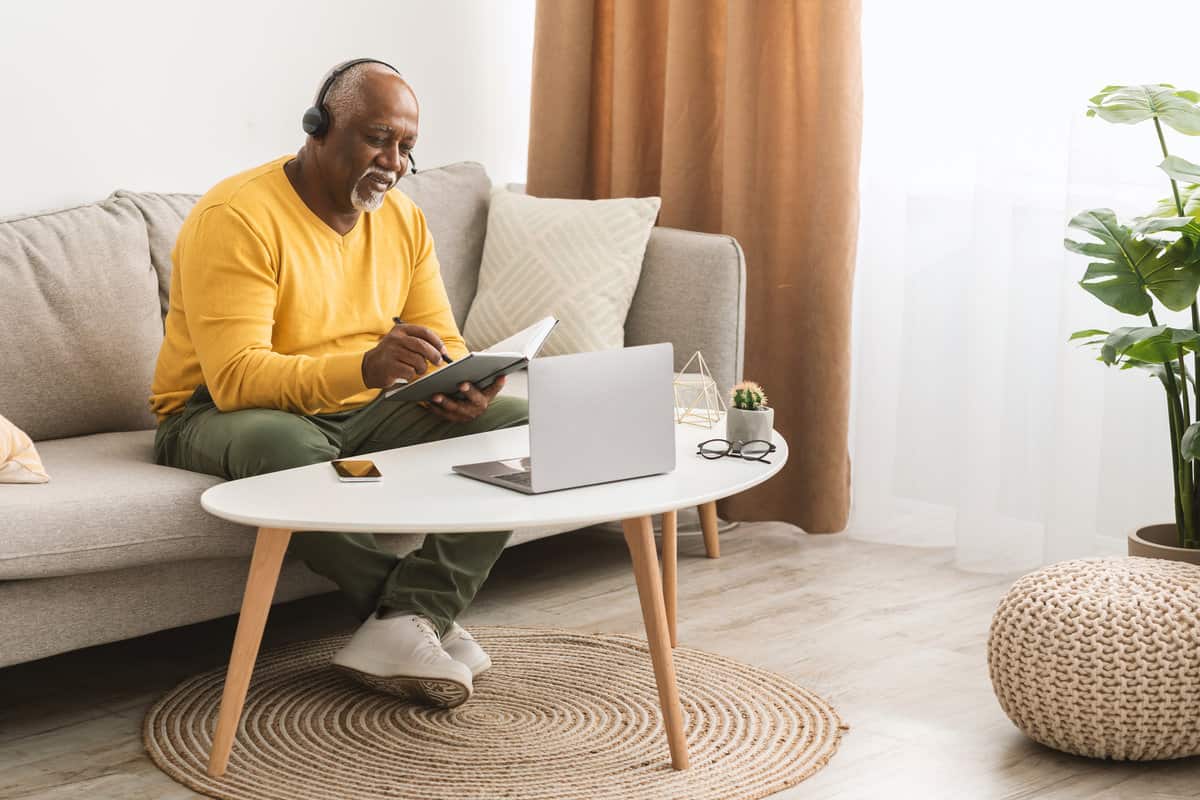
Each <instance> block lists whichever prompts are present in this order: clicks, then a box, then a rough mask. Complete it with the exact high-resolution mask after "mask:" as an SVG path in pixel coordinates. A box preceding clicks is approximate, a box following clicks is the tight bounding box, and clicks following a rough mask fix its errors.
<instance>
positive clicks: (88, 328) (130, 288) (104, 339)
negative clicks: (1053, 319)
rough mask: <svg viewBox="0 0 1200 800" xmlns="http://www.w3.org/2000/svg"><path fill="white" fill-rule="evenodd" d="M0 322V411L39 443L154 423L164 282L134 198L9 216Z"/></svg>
mask: <svg viewBox="0 0 1200 800" xmlns="http://www.w3.org/2000/svg"><path fill="white" fill-rule="evenodd" d="M0 320H3V322H2V323H0V324H2V325H3V330H2V331H0V364H2V365H3V369H0V413H3V414H4V415H5V416H7V417H8V418H9V419H11V420H12V421H13V422H14V423H16V425H17V426H18V427H20V428H22V429H23V430H24V431H25V432H26V433H28V434H29V435H30V437H32V438H33V440H34V441H40V440H42V439H55V438H59V437H63V436H77V435H80V434H89V433H100V432H105V431H129V430H142V429H146V428H149V427H152V426H153V425H154V417H153V416H152V415H151V414H150V409H149V408H148V406H147V404H146V399H147V397H148V396H149V393H150V377H151V374H152V373H153V371H154V361H155V358H156V357H157V356H158V348H159V344H160V343H161V342H162V317H161V316H160V314H159V306H158V280H157V278H156V277H155V274H154V268H153V267H152V266H151V264H150V250H149V244H148V240H147V238H146V226H145V224H144V223H143V222H142V215H141V214H139V213H138V211H137V209H136V208H134V206H133V204H132V203H131V202H129V200H127V199H124V198H109V199H108V200H105V201H103V202H101V203H94V204H92V205H86V206H79V207H77V208H69V209H65V210H62V211H55V212H51V213H46V214H38V215H34V216H28V217H20V218H10V219H8V220H6V221H3V222H0Z"/></svg>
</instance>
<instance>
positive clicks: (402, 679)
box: [334, 664, 471, 708]
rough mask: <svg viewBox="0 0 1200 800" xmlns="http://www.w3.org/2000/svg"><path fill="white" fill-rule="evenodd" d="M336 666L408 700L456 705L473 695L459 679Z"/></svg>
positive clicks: (356, 677)
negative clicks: (364, 670)
mask: <svg viewBox="0 0 1200 800" xmlns="http://www.w3.org/2000/svg"><path fill="white" fill-rule="evenodd" d="M334 668H335V669H337V670H340V671H341V672H342V673H344V674H346V675H348V676H350V677H351V678H353V679H354V680H356V681H358V682H359V683H361V684H363V685H364V686H366V687H368V688H370V689H374V690H375V691H377V692H383V693H384V694H390V695H393V696H395V697H400V698H403V699H405V700H416V701H418V702H422V703H426V704H427V705H431V706H439V707H441V708H454V707H455V706H461V705H462V704H463V703H465V702H467V700H469V699H470V698H471V690H470V689H469V688H468V687H466V686H464V685H463V684H461V683H459V682H458V681H453V680H439V679H435V678H412V677H408V676H405V675H394V676H391V677H383V676H380V675H372V674H370V673H368V672H362V671H360V670H357V669H353V668H352V667H344V666H341V665H340V664H335V665H334Z"/></svg>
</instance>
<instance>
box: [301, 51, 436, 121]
mask: <svg viewBox="0 0 1200 800" xmlns="http://www.w3.org/2000/svg"><path fill="white" fill-rule="evenodd" d="M336 70H337V67H334V68H333V69H331V70H330V71H329V72H327V73H325V77H324V78H322V79H321V85H322V86H324V85H325V81H327V80H329V76H330V75H331V74H333V72H335V71H336ZM397 91H402V92H406V93H407V94H409V95H411V96H412V99H413V101H414V102H415V101H416V97H417V96H416V93H415V92H413V90H412V87H411V86H409V85H408V82H407V81H405V80H404V78H402V77H400V75H399V74H397V73H396V72H395V71H393V70H392V68H391V67H389V66H387V65H386V64H379V63H376V62H373V61H368V62H366V63H363V64H355V65H354V66H352V67H350V69H348V70H346V71H345V72H343V73H342V74H340V75H338V76H337V77H336V78H335V79H334V81H333V84H332V85H331V86H330V87H329V91H327V92H326V93H325V108H326V110H327V111H328V112H329V116H330V117H331V118H332V119H333V120H335V121H336V120H338V119H339V118H341V120H342V121H343V122H345V121H347V120H348V119H350V118H355V117H358V116H360V115H361V114H362V113H363V112H364V111H366V110H367V109H368V108H370V107H371V106H373V105H378V104H380V103H381V102H383V103H386V102H387V101H388V99H389V98H388V95H394V94H395V93H396V92H397ZM335 124H336V122H335Z"/></svg>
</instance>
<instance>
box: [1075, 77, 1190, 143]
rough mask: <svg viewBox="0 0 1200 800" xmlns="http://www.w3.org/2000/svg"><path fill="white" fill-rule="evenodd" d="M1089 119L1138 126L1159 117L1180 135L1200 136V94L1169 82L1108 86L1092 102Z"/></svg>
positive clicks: (1089, 108)
mask: <svg viewBox="0 0 1200 800" xmlns="http://www.w3.org/2000/svg"><path fill="white" fill-rule="evenodd" d="M1090 102H1091V106H1089V107H1088V112H1087V115H1088V116H1089V117H1100V119H1102V120H1104V121H1106V122H1117V123H1121V124H1125V125H1134V124H1136V123H1139V122H1145V121H1146V120H1148V119H1154V118H1156V117H1157V118H1158V119H1160V120H1162V121H1163V122H1165V123H1166V124H1168V125H1170V126H1171V127H1172V128H1174V129H1175V130H1177V131H1179V132H1180V133H1186V134H1187V135H1188V136H1196V135H1200V108H1197V107H1196V103H1197V102H1200V94H1197V93H1196V92H1192V91H1187V90H1182V89H1176V88H1175V87H1174V86H1172V85H1171V84H1169V83H1150V84H1143V85H1141V86H1105V87H1104V88H1103V89H1101V90H1100V94H1098V95H1096V96H1095V97H1092V98H1091V99H1090Z"/></svg>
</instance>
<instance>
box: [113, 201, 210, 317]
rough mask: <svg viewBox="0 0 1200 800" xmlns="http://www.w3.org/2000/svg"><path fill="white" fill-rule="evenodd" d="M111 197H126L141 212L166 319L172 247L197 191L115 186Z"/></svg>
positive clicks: (161, 306) (194, 202)
mask: <svg viewBox="0 0 1200 800" xmlns="http://www.w3.org/2000/svg"><path fill="white" fill-rule="evenodd" d="M113 196H114V197H126V198H128V199H129V201H130V202H131V203H133V204H134V205H135V206H136V207H137V210H138V211H140V212H141V213H142V217H143V218H144V219H145V220H146V233H147V235H148V237H149V240H150V263H151V264H153V265H154V272H155V273H156V274H157V275H158V304H159V308H160V309H161V311H162V316H163V318H164V319H165V318H166V316H167V306H168V305H169V304H170V298H171V251H172V250H174V249H175V239H176V238H178V236H179V229H180V228H182V227H183V221H184V220H185V219H187V215H188V214H189V213H191V210H192V206H194V205H196V201H197V200H199V199H200V195H198V194H158V193H157V192H127V191H125V190H124V189H118V190H117V191H116V192H114V193H113Z"/></svg>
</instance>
